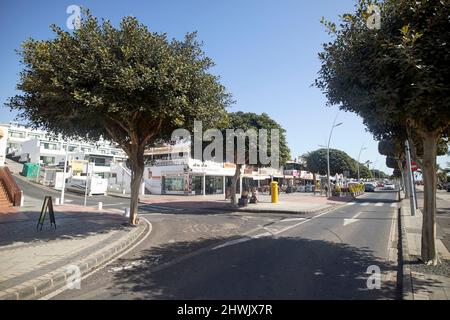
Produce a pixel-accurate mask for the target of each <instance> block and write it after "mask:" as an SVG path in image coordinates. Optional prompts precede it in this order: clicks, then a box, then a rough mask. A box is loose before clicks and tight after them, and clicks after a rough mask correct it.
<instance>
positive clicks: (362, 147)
mask: <svg viewBox="0 0 450 320" xmlns="http://www.w3.org/2000/svg"><path fill="white" fill-rule="evenodd" d="M363 150H367V148H366V147H364V145H362V146H361V149H360V150H359V155H358V182H359V166H360V163H359V160H360V159H361V153H362V152H363Z"/></svg>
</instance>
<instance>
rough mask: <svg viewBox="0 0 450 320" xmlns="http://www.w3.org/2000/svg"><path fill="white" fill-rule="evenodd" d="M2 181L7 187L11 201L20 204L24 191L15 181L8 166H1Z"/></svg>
mask: <svg viewBox="0 0 450 320" xmlns="http://www.w3.org/2000/svg"><path fill="white" fill-rule="evenodd" d="M0 183H1V184H2V185H3V187H4V188H5V190H6V194H7V195H8V198H9V201H10V202H11V203H12V205H13V206H20V201H21V198H22V191H21V190H20V188H19V186H18V185H17V183H16V182H15V181H14V178H13V176H12V174H11V171H10V170H9V168H8V167H1V168H0Z"/></svg>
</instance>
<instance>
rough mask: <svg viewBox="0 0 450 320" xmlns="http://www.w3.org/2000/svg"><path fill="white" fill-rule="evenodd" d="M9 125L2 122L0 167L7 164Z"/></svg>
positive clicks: (0, 127)
mask: <svg viewBox="0 0 450 320" xmlns="http://www.w3.org/2000/svg"><path fill="white" fill-rule="evenodd" d="M8 130H9V125H1V124H0V167H2V166H4V165H5V159H6V147H7V144H8Z"/></svg>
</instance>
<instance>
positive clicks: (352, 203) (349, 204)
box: [346, 202, 356, 206]
mask: <svg viewBox="0 0 450 320" xmlns="http://www.w3.org/2000/svg"><path fill="white" fill-rule="evenodd" d="M355 204H356V202H349V203H347V204H346V206H353V205H355Z"/></svg>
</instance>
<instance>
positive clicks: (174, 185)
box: [163, 177, 184, 193]
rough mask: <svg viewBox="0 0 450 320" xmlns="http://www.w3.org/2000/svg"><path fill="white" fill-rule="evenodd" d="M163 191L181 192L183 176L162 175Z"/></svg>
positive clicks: (182, 189)
mask: <svg viewBox="0 0 450 320" xmlns="http://www.w3.org/2000/svg"><path fill="white" fill-rule="evenodd" d="M163 188H164V190H163V192H164V193H166V192H183V191H184V177H164V181H163Z"/></svg>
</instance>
